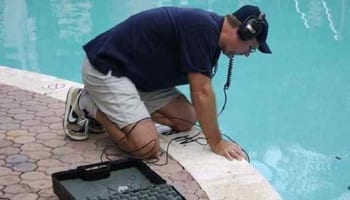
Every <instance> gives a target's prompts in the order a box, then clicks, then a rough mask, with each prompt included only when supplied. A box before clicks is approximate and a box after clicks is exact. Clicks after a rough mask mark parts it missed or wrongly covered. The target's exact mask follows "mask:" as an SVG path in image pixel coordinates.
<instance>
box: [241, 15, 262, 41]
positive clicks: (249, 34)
mask: <svg viewBox="0 0 350 200" xmlns="http://www.w3.org/2000/svg"><path fill="white" fill-rule="evenodd" d="M261 29H262V24H261V23H260V22H259V20H258V19H257V18H256V17H252V18H248V19H247V20H246V21H245V22H244V23H242V24H241V25H240V26H239V29H238V35H239V37H240V38H241V40H243V41H247V40H250V39H252V38H254V37H255V36H257V35H258V34H259V33H260V32H261Z"/></svg>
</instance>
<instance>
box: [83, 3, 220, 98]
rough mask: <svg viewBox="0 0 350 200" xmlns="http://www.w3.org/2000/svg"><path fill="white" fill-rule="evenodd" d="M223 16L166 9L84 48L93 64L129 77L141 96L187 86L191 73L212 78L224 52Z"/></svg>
mask: <svg viewBox="0 0 350 200" xmlns="http://www.w3.org/2000/svg"><path fill="white" fill-rule="evenodd" d="M223 21H224V17H223V16H219V15H217V14H215V13H213V12H209V11H205V10H201V9H193V8H175V7H162V8H155V9H151V10H146V11H143V12H140V13H138V14H136V15H133V16H131V17H129V18H128V19H126V20H125V21H123V22H121V23H120V24H118V25H116V26H115V27H113V28H111V29H110V30H108V31H106V32H104V33H102V34H100V35H98V36H97V37H96V38H94V39H93V40H91V41H90V42H88V43H87V44H86V45H84V46H83V48H84V50H85V52H86V55H87V57H88V59H89V61H90V63H91V64H92V65H93V66H94V67H95V68H96V69H97V70H98V71H100V72H102V73H104V74H107V72H108V71H109V70H110V69H111V70H112V75H114V76H127V77H128V78H129V79H130V80H132V81H133V82H134V84H135V86H136V88H138V89H139V90H141V91H154V90H158V89H165V88H170V87H174V86H177V85H182V84H187V83H188V79H187V72H198V73H202V74H204V75H206V76H208V77H211V74H212V67H213V66H214V65H215V64H216V63H217V61H218V58H219V55H220V51H221V50H220V48H219V46H218V43H219V36H220V32H221V28H222V24H223Z"/></svg>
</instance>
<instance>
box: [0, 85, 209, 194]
mask: <svg viewBox="0 0 350 200" xmlns="http://www.w3.org/2000/svg"><path fill="white" fill-rule="evenodd" d="M63 112H64V102H62V101H60V100H56V99H53V98H51V97H48V96H45V95H41V94H37V93H33V92H30V91H26V90H23V89H19V88H16V87H13V86H8V85H2V84H0V200H4V199H11V200H36V199H38V200H44V199H45V200H46V199H47V200H53V199H58V198H57V197H56V195H55V194H54V193H53V190H52V181H51V174H52V173H54V172H58V171H64V170H67V169H73V168H75V167H77V166H79V165H86V164H91V163H96V162H101V157H102V159H103V161H106V160H107V158H106V154H103V152H106V153H107V154H109V155H112V156H109V157H110V158H112V159H117V158H118V157H117V156H113V155H115V154H118V153H120V152H119V151H118V148H117V147H116V145H114V144H113V143H112V141H111V140H110V139H109V137H108V136H107V134H91V135H90V137H89V139H88V140H86V141H80V142H77V141H71V140H69V139H66V137H65V135H64V132H63V129H62V119H63ZM101 154H102V156H101ZM165 161H166V157H165V154H163V155H162V156H161V157H160V160H159V161H158V162H157V163H158V164H163V163H165ZM149 166H150V167H151V168H152V169H153V170H154V171H156V172H157V173H158V174H159V175H160V176H162V177H163V178H164V179H165V180H166V181H167V183H168V184H171V185H173V186H174V187H175V188H176V189H177V190H178V191H179V192H180V193H181V194H182V195H184V196H185V197H186V198H187V199H189V200H192V199H193V200H197V199H201V200H202V199H208V197H207V196H206V194H205V192H204V191H203V190H202V189H201V188H200V187H199V185H198V184H197V183H196V182H195V181H194V179H193V178H192V176H191V175H190V174H189V173H188V172H187V171H186V170H185V169H184V168H183V167H182V166H181V165H180V164H179V163H178V162H176V161H175V160H173V159H171V158H169V160H168V163H167V164H166V165H164V166H157V165H149Z"/></svg>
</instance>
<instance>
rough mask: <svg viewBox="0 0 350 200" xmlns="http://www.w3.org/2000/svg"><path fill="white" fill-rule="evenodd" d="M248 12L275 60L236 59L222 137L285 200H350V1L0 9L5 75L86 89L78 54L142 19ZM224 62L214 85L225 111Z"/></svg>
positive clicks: (90, 1) (197, 0)
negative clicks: (147, 14) (263, 17)
mask: <svg viewBox="0 0 350 200" xmlns="http://www.w3.org/2000/svg"><path fill="white" fill-rule="evenodd" d="M246 3H251V4H255V5H258V6H260V7H261V8H262V9H263V10H264V11H265V12H266V13H267V17H268V19H269V21H270V36H269V44H270V47H271V49H272V51H273V54H272V55H263V54H256V55H251V57H250V58H249V59H246V58H245V57H237V58H236V59H235V64H234V73H233V80H232V85H231V88H230V89H229V92H228V97H229V101H228V105H227V106H226V109H225V111H224V113H223V114H222V115H221V116H220V118H219V121H220V124H221V127H222V129H223V131H224V132H225V133H226V134H229V135H230V136H231V137H233V138H234V139H235V140H236V141H238V142H239V143H241V144H242V146H243V147H244V148H245V149H246V150H247V151H248V152H249V154H250V156H251V159H252V164H253V165H254V166H255V167H256V168H257V169H259V170H260V171H261V173H263V174H264V175H265V176H266V177H267V179H268V180H269V181H270V182H271V183H272V184H273V185H274V187H275V188H276V189H277V190H278V191H279V192H280V194H281V196H282V197H283V198H284V199H314V200H316V199H340V200H342V199H349V198H350V190H349V186H350V176H349V175H348V174H349V170H348V169H349V167H350V161H349V159H350V154H349V152H350V145H349V142H348V141H349V139H350V134H349V132H350V79H349V77H350V60H349V53H348V49H346V47H347V46H348V45H347V44H349V40H350V39H349V37H350V33H349V31H350V30H349V28H348V27H349V26H350V17H349V16H350V2H349V1H348V0H338V1H331V0H328V1H325V0H310V1H300V0H287V1H279V0H275V1H257V0H235V1H224V2H223V1H220V0H211V1H210V0H208V1H205V0H193V1H186V0H177V1H175V0H174V1H172V0H157V1H156V0H129V1H121V0H120V1H119V0H108V1H107V0H105V1H98V0H77V1H70V0H65V1H63V0H48V1H40V3H39V1H35V0H0V65H6V66H12V67H14V68H20V69H24V70H29V71H35V72H40V73H44V74H50V75H54V76H58V77H60V78H64V79H68V80H73V81H77V82H81V80H80V64H81V61H82V59H83V54H82V53H83V52H82V50H81V45H82V44H84V43H85V42H87V41H88V40H89V39H91V38H92V37H94V36H95V35H97V34H98V33H100V32H102V31H105V30H106V29H108V28H110V27H111V26H113V25H114V24H115V23H117V22H119V21H121V20H123V19H124V18H126V17H127V16H129V15H131V14H133V13H135V12H137V11H140V10H143V9H146V8H152V7H158V6H168V5H175V6H185V7H187V6H190V7H200V8H204V9H208V10H214V11H216V12H219V13H222V14H226V13H230V12H232V11H233V10H234V9H236V8H238V7H239V6H240V5H243V4H246ZM227 62H228V60H227V59H226V58H224V57H223V56H222V57H221V59H220V63H219V65H220V67H219V71H218V74H217V75H216V78H214V80H213V81H214V86H215V89H216V91H217V92H216V93H217V95H218V97H217V98H218V99H217V102H218V107H219V108H220V107H221V105H222V104H223V94H222V92H221V91H222V87H223V85H224V82H225V78H218V77H226V66H227ZM182 89H183V90H184V91H186V87H183V88H182Z"/></svg>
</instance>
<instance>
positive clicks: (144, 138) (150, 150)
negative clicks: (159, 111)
mask: <svg viewBox="0 0 350 200" xmlns="http://www.w3.org/2000/svg"><path fill="white" fill-rule="evenodd" d="M96 120H97V121H98V122H99V123H101V125H102V126H103V127H104V128H105V129H106V132H107V133H108V134H109V135H110V136H111V137H112V138H113V140H114V141H115V142H116V143H117V144H118V145H119V146H120V147H121V148H122V149H124V150H126V151H127V152H129V153H131V154H132V155H133V156H135V157H138V158H142V159H149V158H154V157H158V153H159V138H158V133H157V131H156V128H155V126H154V123H153V122H152V120H151V119H145V120H141V121H139V122H136V123H134V124H130V125H129V126H127V127H125V128H124V129H123V130H120V129H119V127H118V126H117V125H116V124H114V123H113V122H112V121H110V120H109V119H108V118H107V117H106V115H105V114H103V113H102V112H101V111H100V110H98V111H97V113H96Z"/></svg>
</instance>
